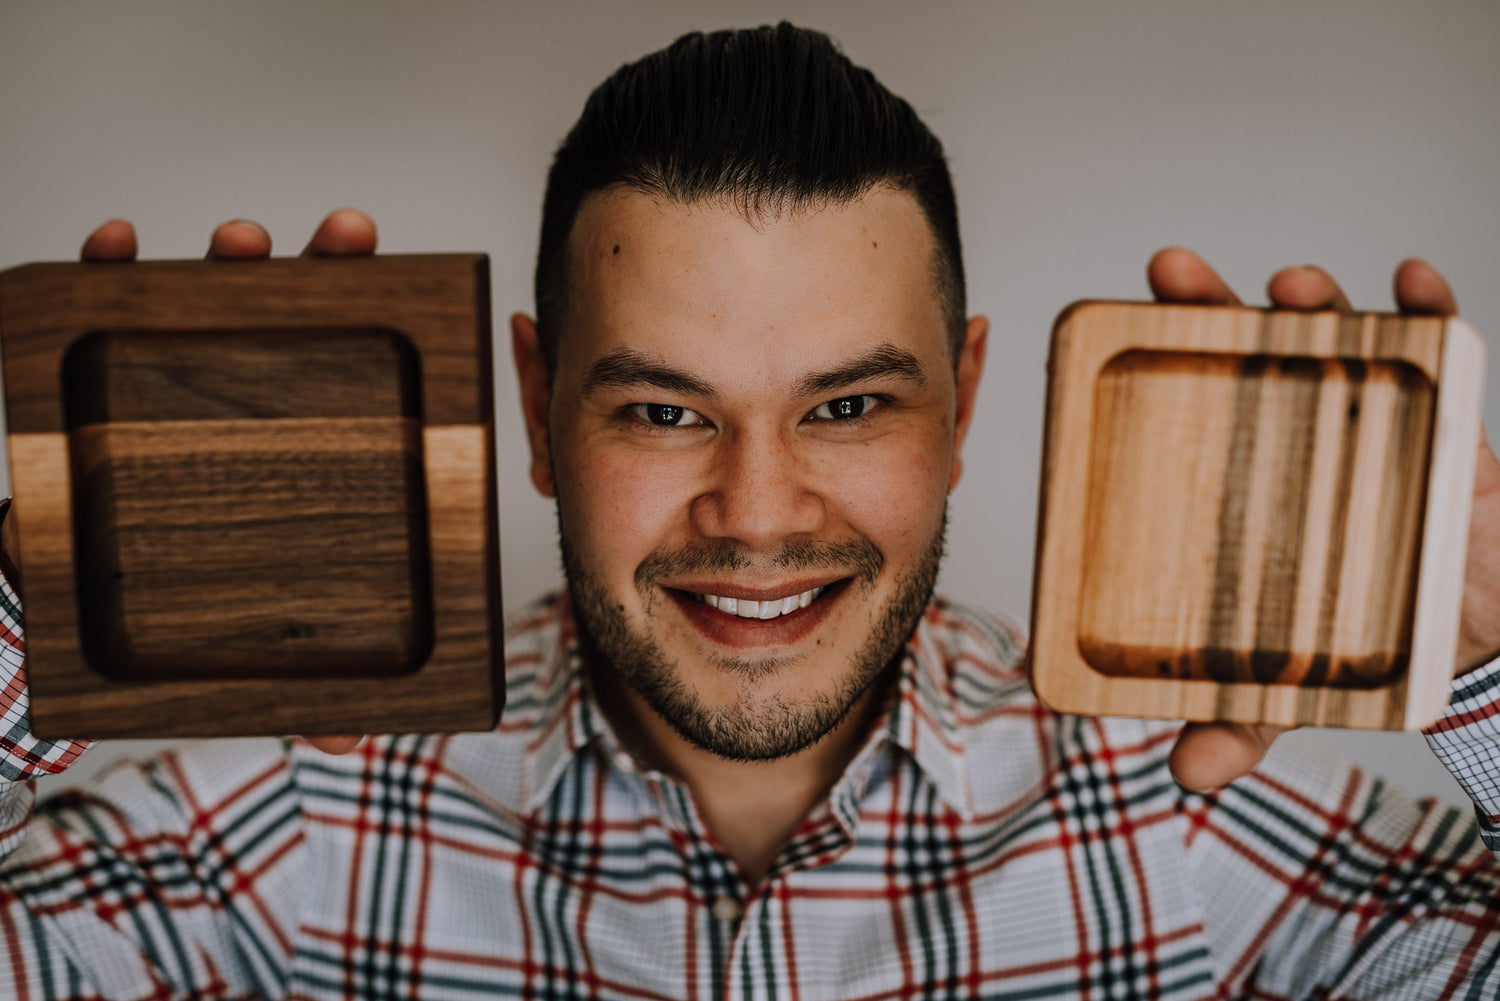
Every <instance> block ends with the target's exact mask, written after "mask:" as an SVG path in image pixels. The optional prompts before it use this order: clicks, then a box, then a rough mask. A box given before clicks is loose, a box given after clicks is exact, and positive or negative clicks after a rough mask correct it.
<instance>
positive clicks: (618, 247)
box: [615, 243, 620, 254]
mask: <svg viewBox="0 0 1500 1001" xmlns="http://www.w3.org/2000/svg"><path fill="white" fill-rule="evenodd" d="M619 252H620V245H619V244H618V243H617V244H615V253H617V254H618V253H619Z"/></svg>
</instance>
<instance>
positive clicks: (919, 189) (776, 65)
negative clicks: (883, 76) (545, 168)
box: [536, 22, 964, 372]
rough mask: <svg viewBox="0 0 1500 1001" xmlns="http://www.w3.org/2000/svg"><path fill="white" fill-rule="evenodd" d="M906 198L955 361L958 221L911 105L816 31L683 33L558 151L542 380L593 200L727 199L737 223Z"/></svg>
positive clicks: (600, 102) (590, 112) (550, 191)
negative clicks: (636, 194)
mask: <svg viewBox="0 0 1500 1001" xmlns="http://www.w3.org/2000/svg"><path fill="white" fill-rule="evenodd" d="M881 184H888V185H891V186H893V187H895V188H898V189H901V190H904V191H908V192H910V193H911V194H912V196H913V197H914V198H915V199H916V201H917V204H918V205H919V206H920V207H921V209H922V213H923V214H924V215H925V216H926V218H927V222H928V224H929V225H931V227H932V231H933V234H934V236H935V238H936V244H937V253H936V255H935V260H934V262H933V266H934V271H935V279H936V280H935V284H936V288H937V292H938V295H939V296H940V297H941V299H942V306H943V313H944V318H945V320H946V321H947V325H948V328H949V337H950V341H951V344H952V354H953V359H954V362H955V364H956V362H957V358H958V346H959V345H961V343H962V338H963V328H964V274H963V261H962V258H961V256H960V249H959V240H958V209H957V206H956V203H955V201H954V196H953V180H952V178H951V177H950V176H949V173H948V164H947V161H946V160H945V159H944V157H943V146H942V144H941V143H940V142H938V140H937V137H936V136H934V135H933V134H932V132H931V131H930V130H929V129H928V128H927V126H926V125H924V124H922V121H921V119H919V118H918V117H917V114H916V112H915V111H913V110H912V108H911V105H909V104H907V103H906V102H905V101H904V100H902V99H901V98H899V97H897V96H896V95H895V94H892V93H891V92H890V91H889V90H887V89H886V88H885V87H884V86H882V85H881V84H880V82H879V81H877V80H876V79H875V77H874V75H873V74H872V73H870V71H869V70H866V69H861V68H860V67H858V66H855V65H854V64H853V63H851V62H850V61H849V58H848V57H847V56H845V55H844V54H843V53H842V52H841V51H839V49H838V47H837V45H835V44H834V42H833V41H832V39H830V38H829V37H828V36H827V35H824V34H822V33H821V32H816V31H809V30H807V29H804V28H797V27H794V26H793V25H790V24H787V23H786V22H782V23H781V24H778V25H776V26H775V27H774V28H773V27H769V26H766V27H760V28H751V29H745V30H740V31H716V32H713V33H711V34H703V33H701V32H694V33H692V34H688V35H683V36H682V37H681V38H679V39H677V41H675V42H673V43H672V44H671V45H670V46H668V47H667V48H665V49H662V50H661V51H659V52H654V53H652V54H651V55H649V56H646V57H645V58H643V59H640V60H638V61H636V62H634V63H629V64H627V65H625V66H622V67H620V69H618V70H616V71H615V73H614V74H613V75H612V76H611V77H610V78H609V79H608V80H605V81H604V82H603V83H602V84H600V85H599V86H598V87H597V88H596V89H595V90H594V92H593V93H592V94H591V95H589V99H588V102H587V103H586V104H585V105H584V108H583V114H582V115H581V116H580V117H579V119H578V123H577V124H576V125H574V126H573V129H572V131H570V132H569V133H568V135H567V138H566V139H564V140H563V143H562V146H561V147H559V148H558V151H557V155H556V157H555V158H554V159H553V161H552V169H551V171H550V172H549V173H548V175H547V194H546V197H545V198H544V200H543V202H542V237H541V247H540V249H539V250H538V253H537V266H536V309H537V327H538V335H539V337H540V339H541V347H542V352H543V356H544V358H545V360H546V363H547V367H548V371H549V372H550V371H554V370H555V369H556V365H557V343H556V342H557V334H558V330H559V328H560V326H561V323H562V319H563V316H564V314H565V313H566V311H567V306H568V282H569V279H568V270H569V253H570V252H569V237H570V235H571V233H572V230H573V224H574V221H575V220H576V219H577V217H578V211H579V208H580V207H581V206H582V205H583V202H584V200H585V199H586V198H587V197H588V196H589V195H591V194H594V193H595V192H598V191H602V190H605V189H607V188H612V187H616V186H624V187H628V188H633V189H636V190H639V191H643V192H646V193H649V194H654V195H660V196H662V197H665V198H668V199H671V200H672V201H675V202H680V203H684V204H687V203H692V202H697V201H703V200H711V199H727V200H729V201H730V202H732V203H733V204H735V205H736V206H737V207H738V208H739V209H740V211H742V212H744V213H745V214H746V215H747V216H753V215H756V214H760V213H763V212H771V213H775V212H780V211H785V210H795V209H798V208H802V207H808V206H817V205H821V204H830V203H831V204H839V203H847V202H850V201H853V200H854V199H856V198H859V197H860V196H861V195H863V194H865V193H866V192H867V191H869V190H870V189H872V188H874V187H876V186H877V185H881Z"/></svg>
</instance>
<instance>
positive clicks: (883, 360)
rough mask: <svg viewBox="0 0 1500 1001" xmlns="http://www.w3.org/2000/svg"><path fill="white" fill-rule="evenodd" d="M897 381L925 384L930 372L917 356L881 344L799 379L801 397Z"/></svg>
mask: <svg viewBox="0 0 1500 1001" xmlns="http://www.w3.org/2000/svg"><path fill="white" fill-rule="evenodd" d="M882 378H898V379H905V380H907V381H909V382H914V383H916V384H917V385H919V386H920V385H922V384H923V383H925V382H926V381H927V373H926V372H924V371H922V363H921V362H920V361H918V360H917V356H916V355H914V354H912V353H911V352H910V351H907V350H905V349H904V348H898V347H896V346H895V345H894V344H880V345H877V346H876V347H874V348H871V349H870V350H869V351H867V352H865V353H864V354H862V355H860V356H859V357H858V358H855V359H853V360H851V361H849V362H846V363H844V364H843V365H840V366H838V367H837V368H832V369H829V370H828V371H826V372H815V373H813V374H812V375H805V376H803V377H802V378H801V379H799V380H797V393H798V394H799V395H801V396H820V395H822V394H824V393H832V392H835V391H837V390H840V389H843V388H844V387H845V386H850V385H853V384H854V383H856V382H863V381H865V380H866V379H882Z"/></svg>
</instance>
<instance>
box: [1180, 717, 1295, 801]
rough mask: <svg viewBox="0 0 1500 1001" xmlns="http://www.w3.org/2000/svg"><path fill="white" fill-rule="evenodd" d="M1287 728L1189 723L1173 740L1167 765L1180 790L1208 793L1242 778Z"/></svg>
mask: <svg viewBox="0 0 1500 1001" xmlns="http://www.w3.org/2000/svg"><path fill="white" fill-rule="evenodd" d="M1287 729H1288V728H1287V727H1280V726H1271V725H1269V724H1265V723H1255V724H1247V723H1189V724H1188V725H1187V726H1185V727H1183V728H1182V733H1181V734H1179V735H1178V737H1177V745H1176V746H1175V747H1173V748H1172V754H1171V757H1170V758H1169V759H1168V762H1167V763H1168V766H1169V767H1170V768H1171V770H1172V778H1174V779H1176V780H1177V784H1178V785H1180V786H1182V787H1183V788H1184V789H1188V790H1191V791H1193V792H1208V791H1209V790H1211V789H1217V788H1219V787H1220V786H1225V785H1228V784H1229V783H1231V782H1233V781H1234V780H1235V779H1237V778H1240V777H1241V776H1243V775H1246V774H1248V773H1249V772H1250V770H1251V769H1253V768H1254V767H1255V766H1256V765H1258V764H1260V759H1261V758H1263V757H1265V756H1266V751H1267V750H1268V749H1269V748H1270V746H1271V742H1272V741H1274V740H1275V739H1276V738H1277V737H1279V736H1280V735H1281V734H1283V733H1285V732H1286V731H1287Z"/></svg>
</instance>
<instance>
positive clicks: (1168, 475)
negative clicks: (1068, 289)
mask: <svg viewBox="0 0 1500 1001" xmlns="http://www.w3.org/2000/svg"><path fill="white" fill-rule="evenodd" d="M1483 372H1484V351H1483V346H1482V344H1481V343H1480V341H1479V338H1478V336H1477V335H1476V334H1475V333H1474V331H1473V330H1472V329H1471V328H1469V327H1468V326H1467V325H1466V324H1464V323H1462V322H1461V321H1458V320H1452V319H1445V318H1440V317H1402V316H1396V315H1392V314H1376V313H1364V314H1355V313H1335V312H1321V313H1294V312H1278V311H1267V310H1255V309H1246V308H1238V307H1235V308H1227V307H1197V306H1176V305H1156V304H1145V303H1111V302H1089V303H1080V304H1077V305H1075V306H1073V307H1070V308H1069V309H1068V310H1067V311H1065V312H1064V314H1063V315H1062V316H1061V317H1060V318H1059V320H1058V323H1057V326H1056V328H1055V330H1054V333H1053V341H1052V353H1051V358H1050V360H1049V379H1048V402H1047V430H1046V442H1045V446H1044V456H1043V468H1042V500H1041V513H1040V527H1039V532H1038V548H1037V563H1036V583H1035V590H1034V593H1033V599H1032V601H1033V604H1032V646H1031V670H1032V681H1033V684H1034V685H1035V687H1036V690H1037V693H1038V695H1039V696H1040V697H1041V698H1042V699H1043V700H1044V701H1045V702H1047V704H1048V705H1050V706H1052V707H1053V708H1054V709H1057V710H1058V711H1062V712H1070V713H1084V714H1091V715H1124V716H1151V717H1160V718H1169V719H1195V720H1226V721H1237V722H1266V723H1276V724H1283V725H1290V724H1304V723H1305V724H1317V725H1323V726H1343V727H1357V728H1366V729H1415V728H1419V727H1421V726H1424V725H1426V724H1427V723H1429V722H1431V720H1432V719H1433V718H1434V717H1435V716H1436V715H1437V714H1438V713H1439V712H1440V711H1441V709H1442V707H1443V705H1444V704H1445V703H1446V701H1447V697H1448V682H1449V680H1450V678H1451V675H1452V672H1453V658H1454V654H1455V650H1456V646H1457V629H1458V609H1459V600H1460V596H1461V594H1462V584H1463V570H1464V552H1465V544H1466V541H1467V538H1468V517H1469V503H1470V495H1471V490H1472V485H1473V475H1474V457H1475V449H1476V446H1477V439H1478V432H1479V420H1480V396H1481V392H1482V386H1483Z"/></svg>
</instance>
